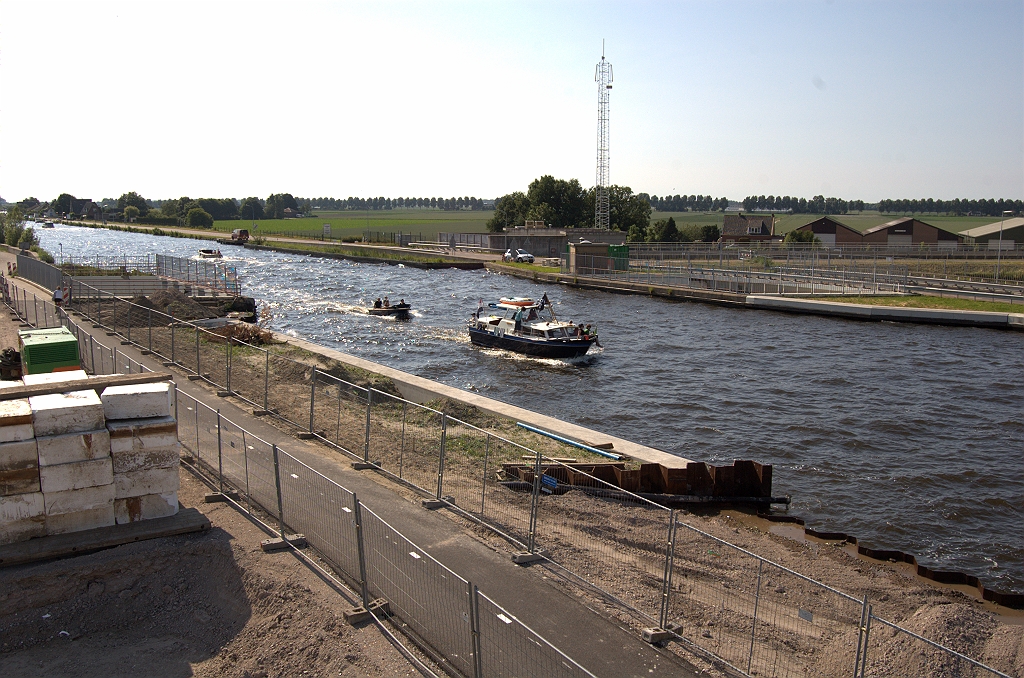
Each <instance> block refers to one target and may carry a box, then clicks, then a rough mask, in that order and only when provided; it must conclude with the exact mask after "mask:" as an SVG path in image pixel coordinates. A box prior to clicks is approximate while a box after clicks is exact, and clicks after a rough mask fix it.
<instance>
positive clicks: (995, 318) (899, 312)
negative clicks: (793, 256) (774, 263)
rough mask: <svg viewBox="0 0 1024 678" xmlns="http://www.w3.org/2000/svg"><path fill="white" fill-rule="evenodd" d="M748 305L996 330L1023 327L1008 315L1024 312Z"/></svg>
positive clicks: (774, 301)
mask: <svg viewBox="0 0 1024 678" xmlns="http://www.w3.org/2000/svg"><path fill="white" fill-rule="evenodd" d="M746 305H747V306H748V307H750V308H763V309H766V310H772V311H785V312H789V313H809V314H814V315H826V316H833V317H837V318H851V319H854V320H873V321H876V322H878V321H883V320H885V321H889V322H904V323H927V324H933V325H966V326H970V327H992V328H998V329H1007V328H1017V329H1022V328H1024V321H1022V323H1021V324H1020V325H1018V324H1017V321H1016V319H1015V320H1012V321H1011V320H1010V318H1011V316H1018V315H1020V316H1021V317H1022V318H1024V314H1014V313H995V312H992V311H961V310H956V309H939V308H908V307H896V306H874V305H871V304H848V303H841V302H835V301H823V300H821V299H800V298H794V297H774V296H761V295H750V296H748V297H747V298H746Z"/></svg>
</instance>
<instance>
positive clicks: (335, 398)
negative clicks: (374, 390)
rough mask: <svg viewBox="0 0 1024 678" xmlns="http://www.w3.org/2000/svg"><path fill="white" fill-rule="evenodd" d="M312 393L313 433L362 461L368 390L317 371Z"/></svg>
mask: <svg viewBox="0 0 1024 678" xmlns="http://www.w3.org/2000/svg"><path fill="white" fill-rule="evenodd" d="M315 391H316V392H315V395H314V397H313V429H314V433H316V435H318V436H320V437H321V438H323V439H324V440H327V441H330V442H332V443H334V444H335V445H337V446H338V447H340V448H341V449H343V450H345V451H346V452H348V453H349V454H351V455H353V456H354V457H357V458H359V459H362V458H363V456H364V452H365V447H366V395H367V390H366V389H365V388H361V387H359V386H356V385H354V384H350V383H348V382H347V381H344V380H342V379H339V378H337V377H335V376H333V375H330V374H327V373H324V372H321V371H319V370H318V371H317V373H316V385H315Z"/></svg>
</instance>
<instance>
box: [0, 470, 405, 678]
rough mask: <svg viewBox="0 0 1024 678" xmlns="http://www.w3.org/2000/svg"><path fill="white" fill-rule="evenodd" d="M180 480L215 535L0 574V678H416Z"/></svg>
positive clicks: (372, 634)
mask: <svg viewBox="0 0 1024 678" xmlns="http://www.w3.org/2000/svg"><path fill="white" fill-rule="evenodd" d="M206 491H207V490H206V488H205V486H203V485H201V484H200V483H199V482H198V481H197V480H195V479H194V478H193V476H192V475H191V474H190V473H189V472H187V471H184V470H183V471H182V472H181V491H180V493H179V496H180V498H181V502H182V504H183V505H185V506H195V507H196V508H198V509H200V510H201V511H202V512H203V513H204V514H206V515H207V516H209V518H210V521H211V523H212V525H213V529H212V530H210V531H209V532H207V533H203V534H193V535H183V536H178V537H169V538H165V539H155V540H150V541H145V542H137V543H134V544H128V545H124V546H119V547H116V548H113V549H107V550H104V551H100V552H97V553H93V554H89V555H84V556H78V557H74V558H67V559H62V560H57V561H52V562H47V563H41V564H35V565H24V566H19V567H11V568H5V569H0V675H3V676H79V677H82V678H105V677H107V676H154V677H156V676H160V677H165V676H167V677H174V676H210V677H213V676H239V677H244V678H261V677H262V678H273V677H275V676H302V675H309V676H345V677H356V676H417V675H420V674H419V672H418V671H417V670H416V669H415V668H414V667H413V666H412V665H411V664H410V662H409V661H408V660H407V659H406V658H404V657H403V656H402V655H401V654H400V653H399V651H398V650H397V649H396V648H395V647H394V646H392V644H391V643H390V641H389V639H388V638H387V637H386V636H385V635H384V634H383V633H382V632H381V631H380V630H379V629H377V627H375V626H373V625H363V626H361V627H359V628H353V627H351V626H349V625H348V624H346V623H345V621H344V618H343V617H342V612H343V611H344V610H346V609H349V608H351V607H352V603H351V602H350V601H348V600H346V599H345V598H343V597H342V596H341V595H340V594H339V593H337V592H336V591H335V590H334V589H332V588H331V587H330V586H328V585H327V584H326V583H325V582H324V581H323V580H322V579H321V578H320V577H319V576H318V575H317V574H315V573H314V571H313V570H311V569H310V568H309V567H307V566H306V565H305V564H304V563H303V562H302V561H301V560H300V559H298V558H297V557H296V556H294V555H292V554H291V553H288V552H280V553H273V554H266V553H263V552H262V551H261V550H260V547H259V544H260V541H262V540H263V539H266V538H267V535H266V533H264V532H263V531H262V530H260V529H259V528H258V527H256V526H255V525H254V524H253V523H252V522H250V521H249V520H248V519H247V518H246V517H245V516H244V515H243V514H242V513H240V512H238V511H236V510H234V509H233V508H231V507H230V506H228V505H227V504H204V503H202V497H203V493H205V492H206Z"/></svg>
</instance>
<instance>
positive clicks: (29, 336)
mask: <svg viewBox="0 0 1024 678" xmlns="http://www.w3.org/2000/svg"><path fill="white" fill-rule="evenodd" d="M18 343H19V344H20V345H21V364H22V372H23V373H24V374H44V373H47V372H63V371H65V370H79V369H81V368H82V361H81V358H80V357H79V355H78V339H76V338H75V335H73V334H71V332H70V331H69V330H68V329H67V328H65V327H53V328H50V329H45V330H22V331H20V332H18Z"/></svg>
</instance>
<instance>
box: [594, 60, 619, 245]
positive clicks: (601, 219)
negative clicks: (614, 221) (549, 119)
mask: <svg viewBox="0 0 1024 678" xmlns="http://www.w3.org/2000/svg"><path fill="white" fill-rule="evenodd" d="M594 80H595V81H596V82H597V185H596V186H595V187H594V228H604V229H607V228H608V227H609V225H610V222H611V219H610V209H609V205H608V187H609V186H610V185H611V183H610V181H609V177H608V98H609V96H610V94H611V91H612V80H614V78H613V77H612V65H611V64H610V63H609V62H607V61H605V58H604V40H602V41H601V61H600V62H599V63H598V64H597V67H596V68H595V69H594Z"/></svg>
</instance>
